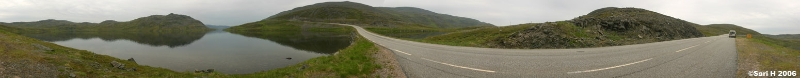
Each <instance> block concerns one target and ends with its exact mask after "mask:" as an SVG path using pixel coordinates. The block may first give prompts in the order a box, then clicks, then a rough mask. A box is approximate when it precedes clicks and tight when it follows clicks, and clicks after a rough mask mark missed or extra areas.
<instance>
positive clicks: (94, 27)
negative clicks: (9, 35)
mask: <svg viewBox="0 0 800 78" xmlns="http://www.w3.org/2000/svg"><path fill="white" fill-rule="evenodd" d="M0 24H2V25H6V26H10V27H16V28H22V29H25V30H27V31H26V32H60V31H111V32H118V31H136V32H172V31H202V32H206V31H210V30H211V29H210V28H208V27H206V26H205V25H204V24H203V23H202V22H200V21H198V20H195V19H194V18H192V17H189V16H186V15H179V14H172V13H170V14H169V15H152V16H148V17H142V18H137V19H134V20H131V21H129V22H117V21H114V20H106V21H103V22H101V23H88V22H81V23H75V22H70V21H66V20H54V19H48V20H41V21H35V22H13V23H0Z"/></svg>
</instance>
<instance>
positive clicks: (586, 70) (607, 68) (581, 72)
mask: <svg viewBox="0 0 800 78" xmlns="http://www.w3.org/2000/svg"><path fill="white" fill-rule="evenodd" d="M650 59H653V58H648V59H644V60H642V61H636V62H633V63H628V64H623V65H617V66H611V67H606V68H600V69H594V70H584V71H574V72H567V74H575V73H586V72H594V71H600V70H608V69H613V68H618V67H622V66H628V65H633V64H636V63H641V62H645V61H648V60H650Z"/></svg>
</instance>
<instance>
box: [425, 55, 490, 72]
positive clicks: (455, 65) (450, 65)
mask: <svg viewBox="0 0 800 78" xmlns="http://www.w3.org/2000/svg"><path fill="white" fill-rule="evenodd" d="M422 59H423V60H428V61H431V62H436V63H439V64H444V65H448V66H453V67H458V68H464V69H470V70H475V71H482V72H489V73H494V72H495V71H492V70H484V69H477V68H470V67H464V66H458V65H453V64H447V63H442V62H439V61H433V60H431V59H426V58H422Z"/></svg>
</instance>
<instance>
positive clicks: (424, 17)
mask: <svg viewBox="0 0 800 78" xmlns="http://www.w3.org/2000/svg"><path fill="white" fill-rule="evenodd" d="M265 20H294V21H311V22H329V23H346V24H356V25H365V26H385V27H395V26H426V27H434V28H459V27H476V26H494V25H492V24H489V23H484V22H481V21H478V20H475V19H470V18H464V17H458V16H452V15H447V14H439V13H435V12H432V11H428V10H424V9H420V8H414V7H372V6H369V5H365V4H361V3H355V2H349V1H344V2H323V3H316V4H312V5H307V6H302V7H298V8H294V9H292V10H288V11H283V12H280V13H278V14H275V15H273V16H270V17H269V18H267V19H265Z"/></svg>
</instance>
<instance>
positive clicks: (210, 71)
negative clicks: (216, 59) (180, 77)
mask: <svg viewBox="0 0 800 78" xmlns="http://www.w3.org/2000/svg"><path fill="white" fill-rule="evenodd" d="M194 72H195V73H212V72H214V69H207V70H195V71H194Z"/></svg>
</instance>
